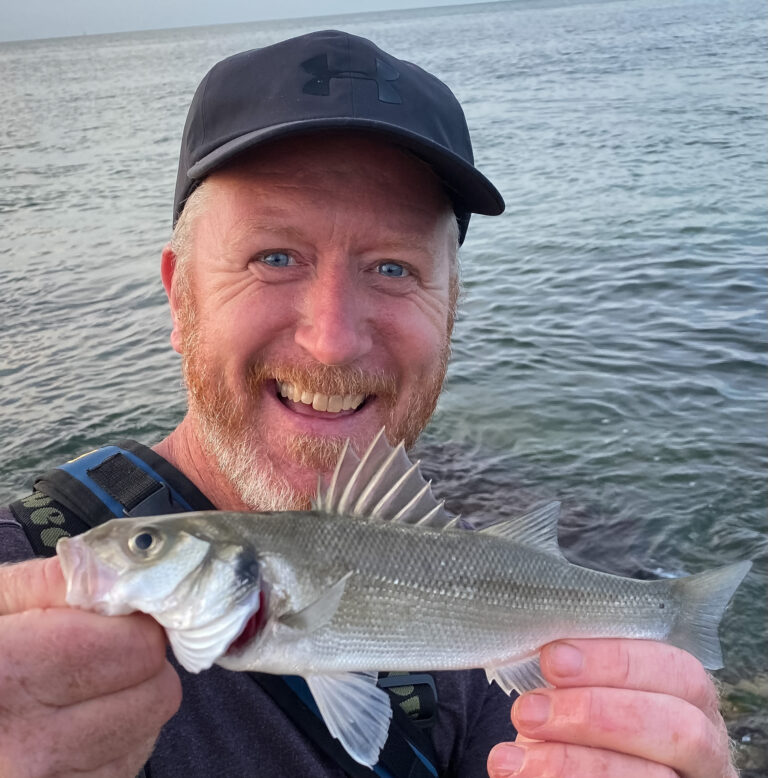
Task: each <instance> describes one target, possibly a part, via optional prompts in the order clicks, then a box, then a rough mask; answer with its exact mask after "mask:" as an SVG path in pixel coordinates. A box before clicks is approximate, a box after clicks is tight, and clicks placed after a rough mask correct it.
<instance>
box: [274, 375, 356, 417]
mask: <svg viewBox="0 0 768 778" xmlns="http://www.w3.org/2000/svg"><path fill="white" fill-rule="evenodd" d="M276 384H277V396H278V397H280V398H281V400H282V402H283V404H284V405H287V406H289V407H291V408H292V409H293V410H296V411H298V412H299V413H301V412H302V411H309V409H310V408H311V409H312V410H315V411H319V412H321V413H333V414H342V413H343V414H345V415H346V414H348V413H354V412H355V411H357V410H359V409H360V407H361V406H363V405H364V404H365V402H366V401H367V400H368V399H369V398H368V397H366V395H364V394H323V393H321V392H315V391H312V390H311V389H307V388H305V387H303V386H299V385H298V384H292V383H287V382H283V381H277V382H276ZM345 412H346V413H345Z"/></svg>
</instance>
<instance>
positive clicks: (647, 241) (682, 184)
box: [0, 0, 768, 776]
mask: <svg viewBox="0 0 768 778" xmlns="http://www.w3.org/2000/svg"><path fill="white" fill-rule="evenodd" d="M328 27H335V28H341V29H345V30H348V31H350V32H353V33H357V34H362V35H365V36H368V37H371V38H373V39H374V40H375V41H376V42H377V43H379V44H380V45H381V46H383V47H384V48H386V49H388V50H390V51H392V52H393V53H395V54H396V55H398V56H401V57H404V58H406V59H411V60H413V61H416V62H418V63H419V64H421V65H423V66H425V67H426V68H427V69H429V70H431V71H433V72H434V73H436V74H437V75H439V76H440V77H441V78H442V79H443V80H444V81H446V82H447V83H448V84H449V85H450V86H451V87H452V88H453V89H454V91H455V92H456V94H457V95H458V96H459V98H460V100H461V101H462V102H463V104H464V106H465V110H466V114H467V117H468V121H469V124H470V128H471V130H472V134H473V137H474V143H475V149H476V157H477V161H478V164H479V166H480V168H481V169H482V170H483V171H484V172H485V173H486V174H487V175H488V176H489V177H490V178H491V179H492V180H493V181H494V182H495V183H496V185H497V186H498V188H499V189H500V190H501V192H502V193H503V195H504V197H505V198H506V201H507V203H508V208H507V211H506V213H505V214H504V215H503V216H501V217H497V218H488V217H474V218H473V221H472V224H471V226H470V231H469V237H468V239H467V242H466V244H465V246H464V249H463V252H462V275H463V281H464V287H465V292H464V297H463V301H462V306H461V314H460V317H459V320H458V323H457V327H456V332H455V347H454V355H453V360H452V363H451V366H450V371H449V377H448V382H447V387H446V391H445V393H444V395H443V397H442V399H441V402H440V405H439V409H438V412H437V414H436V416H435V418H434V420H433V422H432V423H431V424H430V427H429V428H428V431H427V433H426V435H425V436H424V439H423V441H422V443H421V444H420V455H421V456H423V457H424V458H425V460H426V469H427V471H428V472H429V474H430V475H431V476H432V477H433V478H434V479H435V491H436V492H438V493H439V494H441V495H444V496H447V497H448V498H449V505H450V507H452V508H453V509H454V510H457V511H461V512H462V513H463V514H465V515H471V516H480V517H483V516H486V517H490V516H497V515H502V514H509V513H512V512H517V511H521V510H524V509H525V508H526V507H528V506H530V505H534V504H537V503H540V502H541V501H543V500H549V499H553V498H557V499H559V500H561V501H562V503H563V520H562V527H561V540H562V542H563V545H564V546H565V548H566V553H567V555H568V556H569V557H570V558H571V559H573V560H576V561H579V562H581V563H584V564H588V565H591V566H594V567H598V568H600V569H604V570H609V571H615V572H620V573H626V574H634V575H640V576H645V577H649V576H655V575H662V576H668V575H681V574H683V573H692V572H698V571H701V570H704V569H706V568H709V567H713V566H716V565H721V564H726V563H728V562H732V561H734V560H738V559H744V558H751V559H754V560H755V565H754V567H753V570H752V572H751V573H750V575H749V576H748V578H747V579H746V580H745V582H744V584H743V585H742V587H741V588H740V589H739V591H738V593H737V595H736V599H735V601H734V604H733V606H732V608H731V610H730V611H729V612H728V614H727V615H726V618H725V620H724V622H723V626H722V628H721V634H722V638H723V644H724V648H725V656H726V669H725V670H723V671H721V672H720V673H719V674H718V675H719V677H720V678H721V679H722V680H723V682H724V684H725V686H724V688H725V705H726V712H727V716H728V719H729V725H730V728H731V732H732V734H733V735H734V737H735V738H736V739H737V741H739V742H740V743H741V748H742V751H743V758H744V759H745V760H746V761H745V764H746V765H747V766H748V768H749V769H748V771H747V772H745V775H749V776H758V775H762V776H765V775H768V764H767V763H766V757H765V753H766V752H768V740H767V739H766V733H767V732H768V723H767V719H768V714H766V709H767V708H768V658H767V657H766V651H767V648H766V640H767V638H766V621H767V614H766V590H767V588H768V586H767V577H768V576H767V573H768V550H767V548H768V540H767V538H766V529H767V527H766V511H767V509H768V505H767V491H768V490H767V487H766V464H767V461H768V445H767V438H768V435H767V433H768V430H767V425H768V380H767V379H768V369H767V368H768V365H767V361H768V360H767V358H766V353H767V350H766V343H767V342H768V337H767V336H768V327H767V325H766V300H767V299H768V297H767V296H766V285H767V283H766V282H767V275H766V249H767V242H768V238H767V231H766V225H767V223H768V222H767V220H766V217H767V216H768V214H767V213H766V210H767V207H766V206H767V199H766V194H767V189H768V187H767V178H766V166H767V163H768V154H767V153H766V152H768V134H767V133H766V130H767V129H768V121H767V120H766V99H765V95H766V86H767V85H768V61H767V59H766V8H765V4H764V2H763V0H734V1H733V2H722V0H718V1H717V2H709V1H708V0H693V1H692V0H682V1H680V0H671V1H670V0H632V1H631V2H629V1H627V0H609V1H607V2H597V3H582V2H563V1H560V0H546V1H542V2H531V1H530V0H521V1H520V2H499V3H489V4H481V5H469V6H460V7H458V6H454V7H446V8H432V9H424V10H418V11H399V12H398V11H392V12H386V13H371V14H359V15H352V16H349V15H348V16H339V17H325V18H314V19H302V20H290V21H278V22H259V23H251V24H239V25H227V26H217V27H204V28H188V29H176V30H164V31H155V32H138V33H132V34H120V35H100V36H92V37H78V38H62V39H50V40H40V41H28V42H20V43H6V44H0V73H2V78H0V117H2V121H1V122H0V181H1V183H0V452H1V453H2V456H0V500H2V501H4V502H7V501H8V500H10V499H12V498H14V497H16V496H19V495H22V494H24V493H25V492H26V491H27V490H28V489H29V487H30V486H31V483H32V480H33V478H34V476H35V475H36V474H38V473H40V472H42V471H44V470H45V469H47V468H48V467H51V466H54V465H56V464H58V463H60V462H62V460H64V459H67V458H69V457H71V456H74V455H76V454H78V453H82V452H84V451H87V450H89V449H91V448H94V447H96V446H98V445H101V444H104V443H106V442H111V441H115V440H117V439H119V438H121V437H133V438H136V439H139V440H141V441H143V442H145V443H150V444H151V443H153V442H155V441H157V440H159V439H160V438H161V437H163V436H164V435H165V434H167V432H168V431H169V430H170V429H172V428H173V427H174V425H175V424H176V423H178V421H179V420H180V419H181V417H182V414H183V412H184V392H183V388H182V386H181V382H180V376H179V363H178V358H177V356H176V355H175V353H174V352H173V351H172V350H171V348H170V346H169V342H168V336H169V332H170V320H169V315H168V312H167V308H166V302H165V296H164V293H163V289H162V286H161V283H160V277H159V259H160V250H161V247H162V246H163V243H164V242H165V241H166V240H167V238H168V235H169V230H170V219H171V205H172V197H173V189H174V180H175V169H176V157H177V153H178V147H179V141H180V136H181V130H182V127H183V123H184V117H185V113H186V109H187V106H188V104H189V100H190V99H191V96H192V93H193V91H194V89H195V86H196V85H197V83H198V81H199V80H200V78H201V77H202V76H203V74H204V73H205V72H206V70H207V69H208V68H209V67H210V66H211V65H212V64H213V63H214V62H215V61H217V60H218V59H220V58H222V57H224V56H226V55H229V54H232V53H235V52H238V51H241V50H244V49H248V48H253V47H257V46H263V45H266V44H270V43H273V42H275V41H277V40H280V39H283V38H286V37H290V36H292V35H297V34H301V33H304V32H308V31H310V30H313V29H322V28H328ZM761 754H762V756H761ZM761 760H762V761H761Z"/></svg>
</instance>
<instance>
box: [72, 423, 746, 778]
mask: <svg viewBox="0 0 768 778" xmlns="http://www.w3.org/2000/svg"><path fill="white" fill-rule="evenodd" d="M559 508H560V506H559V503H557V502H553V503H549V504H547V505H544V506H543V507H541V508H539V509H537V510H534V511H532V512H530V513H527V514H526V515H523V516H516V517H512V518H508V517H504V518H501V519H500V520H498V521H496V522H495V523H491V524H489V525H487V526H482V527H478V528H475V527H473V526H472V525H471V523H470V522H468V521H466V520H462V519H461V518H460V517H458V516H452V515H451V514H450V513H449V512H448V511H447V510H446V509H445V506H444V503H443V502H439V501H438V500H437V499H436V498H435V496H434V495H433V493H432V488H431V482H426V481H425V480H424V478H423V476H422V475H421V473H420V470H419V462H415V463H414V462H411V460H410V459H409V457H408V455H407V454H406V453H405V449H404V446H403V444H402V443H400V444H399V445H398V446H396V447H392V446H390V444H389V443H388V441H387V439H386V437H385V435H384V430H383V429H382V430H381V431H380V432H379V434H378V435H377V436H376V438H375V439H374V440H373V442H372V443H371V445H370V446H369V448H368V449H367V451H366V452H365V453H364V455H363V456H362V457H358V455H357V454H356V453H355V452H354V451H353V450H352V448H351V447H350V446H349V444H347V446H346V447H345V448H344V451H343V452H342V454H341V456H340V457H339V460H338V463H337V465H336V468H335V470H334V472H333V474H332V476H331V477H330V478H329V479H328V480H327V481H326V480H325V479H323V478H320V479H319V481H318V489H317V494H316V497H315V499H314V500H313V502H312V506H311V509H310V510H308V511H284V512H272V513H244V512H231V511H204V512H192V513H176V514H171V515H167V516H157V517H136V518H119V519H114V520H111V521H108V522H106V523H105V524H102V525H100V526H98V527H96V528H94V529H91V530H89V531H87V532H85V533H83V534H82V535H78V536H75V537H71V538H70V537H65V538H62V539H60V540H59V542H58V545H57V554H58V557H59V560H60V563H61V568H62V571H63V574H64V578H65V580H66V599H67V603H68V604H69V605H71V606H73V607H79V608H84V609H87V610H92V611H96V612H97V613H102V614H106V615H121V614H127V613H132V612H134V611H142V612H144V613H148V614H149V615H151V616H152V617H154V618H155V619H156V620H157V621H158V622H159V623H160V624H161V625H162V626H163V627H164V628H165V631H166V633H167V636H168V640H169V643H170V645H171V647H172V649H173V651H174V654H175V656H176V658H177V659H178V661H179V663H180V664H181V665H182V666H183V667H184V668H185V669H186V670H188V671H190V672H192V673H198V672H201V671H203V670H205V669H207V668H209V667H211V666H212V665H213V664H214V663H215V664H218V665H220V666H221V667H224V668H227V669H229V670H233V671H259V672H263V673H273V674H278V675H298V676H302V677H303V678H304V679H305V681H306V683H307V685H308V687H309V689H310V691H311V693H312V696H313V697H314V700H315V702H316V704H317V707H318V709H319V711H320V713H321V715H322V718H323V720H324V722H325V724H326V726H327V728H328V730H329V731H330V733H331V734H332V735H333V736H334V737H335V738H337V739H338V740H339V741H340V742H341V744H342V745H343V746H344V748H345V749H346V750H347V752H348V753H349V754H350V756H351V757H352V758H354V759H355V760H356V761H358V762H359V763H361V764H364V765H368V766H372V765H374V764H375V763H376V762H377V761H378V758H379V754H380V751H381V749H382V747H383V745H384V742H385V741H386V738H387V734H388V730H389V724H390V720H391V716H392V711H391V706H390V700H389V697H388V695H387V694H386V692H385V691H383V690H382V689H380V688H379V687H378V686H377V683H376V681H377V674H378V672H384V671H411V672H418V671H424V672H430V671H437V670H460V669H470V668H484V669H485V672H486V675H487V678H488V682H489V683H491V682H496V683H497V684H498V685H499V686H500V687H501V688H502V689H503V690H504V691H505V692H506V693H507V694H512V693H513V692H514V691H517V692H519V693H522V692H525V691H529V690H531V689H534V688H536V687H540V686H547V685H548V684H547V682H546V680H545V679H544V677H543V676H542V673H541V668H540V665H539V653H540V649H541V647H542V646H543V645H545V644H546V643H549V642H550V641H553V640H556V639H562V638H580V637H582V638H583V637H591V638H594V637H622V638H644V639H652V640H659V641H664V642H666V643H669V644H671V645H673V646H678V647H679V648H682V649H685V650H686V651H688V652H690V653H691V654H693V655H694V656H695V657H696V658H698V659H699V660H700V661H701V662H702V664H703V665H704V666H705V667H707V668H709V669H716V668H718V667H721V666H722V663H723V660H722V653H721V648H720V643H719V639H718V626H719V623H720V620H721V617H722V615H723V613H724V611H725V609H726V607H727V605H728V603H729V601H730V599H731V598H732V596H733V594H734V592H735V590H736V589H737V587H738V586H739V584H740V583H741V581H742V579H743V578H744V576H745V575H746V574H747V572H748V570H749V569H750V566H751V562H750V561H748V560H745V561H739V562H735V563H733V564H730V565H727V566H725V567H722V568H719V569H714V570H709V571H705V572H702V573H698V574H696V575H692V576H688V577H684V578H678V579H664V580H658V581H638V580H633V579H630V578H623V577H620V576H615V575H610V574H607V573H603V572H598V571H595V570H591V569H587V568H584V567H580V566H578V565H575V564H572V563H571V562H569V561H568V560H567V559H566V558H565V557H564V556H563V554H562V553H561V551H560V549H559V547H558V541H557V522H558V516H559Z"/></svg>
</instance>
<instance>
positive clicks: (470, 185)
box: [173, 30, 504, 242]
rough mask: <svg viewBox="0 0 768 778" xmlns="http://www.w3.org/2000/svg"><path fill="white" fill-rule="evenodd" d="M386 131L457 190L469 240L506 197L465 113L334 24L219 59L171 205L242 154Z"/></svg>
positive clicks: (188, 137)
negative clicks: (486, 168) (291, 142)
mask: <svg viewBox="0 0 768 778" xmlns="http://www.w3.org/2000/svg"><path fill="white" fill-rule="evenodd" d="M341 129H343V130H355V131H357V130H359V131H362V132H370V133H376V134H378V135H381V136H382V137H383V138H384V139H386V140H387V141H389V142H391V143H393V144H396V145H398V146H400V147H403V148H405V149H407V150H408V151H410V152H412V153H413V154H415V155H416V156H417V157H419V158H420V159H422V160H423V161H425V162H426V163H428V164H429V165H430V166H431V167H432V168H433V170H434V171H435V173H436V174H437V176H438V178H439V179H440V180H441V182H442V184H443V186H444V187H445V189H446V192H447V194H448V196H449V197H450V199H451V201H452V203H453V207H454V211H455V212H456V218H457V221H458V224H459V234H460V240H461V241H462V242H463V240H464V236H465V234H466V231H467V226H468V224H469V217H470V214H471V213H482V214H487V215H490V216H494V215H496V214H500V213H501V212H502V211H503V210H504V200H503V199H502V197H501V195H500V194H499V192H498V191H497V190H496V188H495V187H494V186H493V184H491V182H490V181H489V180H488V179H487V178H486V177H485V176H484V175H483V174H482V173H480V171H479V170H477V168H475V166H474V156H473V154H472V143H471V141H470V138H469V130H468V128H467V122H466V119H465V118H464V112H463V111H462V109H461V106H460V105H459V102H458V100H457V99H456V97H455V96H454V94H453V92H451V90H450V89H449V88H448V87H447V86H446V85H445V84H444V83H443V82H442V81H440V80H439V79H437V78H435V76H433V75H431V74H430V73H427V72H426V71H425V70H423V69H422V68H420V67H418V66H417V65H414V64H412V63H410V62H406V61H404V60H400V59H397V58H395V57H393V56H392V55H390V54H387V53H386V52H385V51H382V50H381V49H380V48H379V47H378V46H376V45H375V44H373V43H372V42H371V41H369V40H366V39H365V38H360V37H358V36H356V35H350V34H349V33H346V32H338V31H336V30H325V31H322V32H313V33H309V34H308V35H302V36H299V37H297V38H290V39H289V40H286V41H282V42H280V43H276V44H274V45H272V46H266V47H264V48H260V49H252V50H251V51H245V52H243V53H241V54H235V55H234V56H232V57H228V58H227V59H224V60H222V61H221V62H219V63H217V64H216V65H214V66H213V67H212V68H211V70H210V71H208V73H207V74H206V76H205V77H204V78H203V80H202V81H201V83H200V86H199V87H198V88H197V91H196V92H195V96H194V97H193V98H192V104H191V105H190V108H189V113H188V114H187V121H186V124H185V126H184V135H183V137H182V141H181V153H180V155H179V172H178V177H177V179H176V195H175V197H174V203H173V223H174V225H175V224H176V221H177V220H178V218H179V216H180V214H181V211H182V209H183V208H184V203H185V201H186V199H187V198H188V197H189V195H190V194H191V193H192V191H193V190H194V188H195V187H196V186H197V185H198V184H199V183H200V182H201V181H202V180H203V179H204V178H205V177H206V176H207V175H208V174H209V173H211V172H213V171H214V170H217V169H219V168H222V167H224V166H225V165H228V164H229V163H231V162H232V160H233V159H234V158H235V157H237V156H238V155H240V154H242V153H243V152H246V151H250V150H251V149H253V148H255V147H257V146H259V145H261V144H263V143H266V142H269V141H272V140H275V139H277V138H283V137H288V136H295V135H304V134H316V133H318V132H323V131H326V130H341Z"/></svg>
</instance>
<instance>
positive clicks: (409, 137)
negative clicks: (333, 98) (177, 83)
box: [180, 117, 504, 216]
mask: <svg viewBox="0 0 768 778" xmlns="http://www.w3.org/2000/svg"><path fill="white" fill-rule="evenodd" d="M340 129H346V130H360V131H363V132H374V133H377V134H379V135H382V136H384V137H386V138H387V139H388V140H389V141H391V142H393V143H396V144H397V145H399V146H402V147H404V148H407V149H409V150H410V151H412V152H414V153H415V154H416V155H417V156H418V157H420V158H421V159H423V160H424V161H425V162H426V163H427V164H429V165H430V167H432V169H433V170H434V171H435V173H436V174H437V175H438V177H439V178H440V180H441V181H442V183H443V185H444V186H445V188H446V189H447V190H448V194H449V197H450V198H451V200H452V202H453V204H454V207H455V208H457V209H462V210H466V211H468V212H470V213H479V214H484V215H486V216H497V215H498V214H500V213H502V212H503V211H504V199H503V198H502V196H501V194H499V191H498V190H497V189H496V187H495V186H494V185H493V184H492V183H491V182H490V181H489V180H488V179H487V178H486V177H485V176H484V175H483V174H482V173H480V171H479V170H477V168H475V167H473V166H472V165H470V164H469V163H468V162H466V160H464V159H462V158H461V157H459V156H458V155H457V154H454V153H453V152H452V151H450V150H448V149H446V148H444V147H443V146H440V145H439V144H436V143H433V142H432V141H429V140H427V139H425V138H424V137H422V136H421V135H418V134H415V133H409V132H407V131H406V130H404V129H403V128H402V127H398V126H396V125H391V124H387V123H386V122H381V121H375V120H371V119H358V118H349V117H342V118H322V119H306V120H302V121H295V122H289V123H285V124H278V125H273V126H271V127H268V128H266V129H260V130H254V131H253V132H249V133H246V134H245V135H240V136H238V137H236V138H232V140H230V141H228V142H227V143H224V144H223V145H221V146H218V147H217V148H216V149H214V150H213V151H212V152H210V154H206V155H205V156H204V157H202V158H201V159H200V160H198V161H197V162H196V163H195V164H194V165H192V167H191V168H189V170H188V171H187V178H189V179H191V180H193V181H195V180H201V179H203V178H205V177H206V176H207V175H209V174H210V173H212V172H213V171H214V170H217V169H219V168H222V167H224V166H225V165H226V164H228V163H229V162H230V161H231V160H233V159H234V158H235V157H237V156H239V155H240V154H243V153H244V152H246V151H249V150H250V149H253V148H256V147H257V146H259V145H261V144H263V143H266V142H268V141H273V140H276V139H278V138H283V137H289V136H295V135H305V134H315V133H317V132H322V131H324V130H340ZM191 188H193V187H191ZM180 205H183V203H180Z"/></svg>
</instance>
